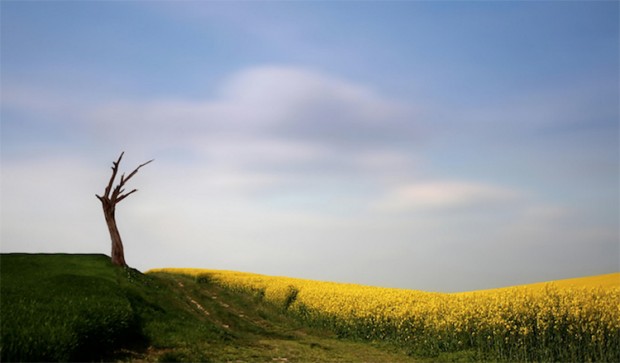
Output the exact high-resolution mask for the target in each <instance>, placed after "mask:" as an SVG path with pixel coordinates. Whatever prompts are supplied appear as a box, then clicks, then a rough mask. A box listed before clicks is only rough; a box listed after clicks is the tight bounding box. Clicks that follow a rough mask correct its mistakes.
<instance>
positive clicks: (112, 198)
mask: <svg viewBox="0 0 620 363" xmlns="http://www.w3.org/2000/svg"><path fill="white" fill-rule="evenodd" d="M124 154H125V152H124V151H123V152H121V155H120V156H119V157H118V160H116V161H113V162H112V176H111V177H110V181H109V182H108V185H107V186H106V188H105V191H104V193H103V196H100V195H97V194H95V195H96V197H97V198H98V199H99V200H101V201H102V202H103V201H104V200H105V201H108V202H109V203H112V204H113V205H114V204H116V203H119V202H120V201H121V200H123V199H125V198H127V197H128V196H129V195H130V194H132V193H135V192H137V191H138V190H137V189H134V190H132V191H130V192H129V193H127V194H122V193H123V192H124V189H123V186H124V185H125V183H127V182H128V181H129V179H131V178H132V177H133V176H134V175H136V173H138V170H140V168H142V167H143V166H145V165H147V164H149V163H151V162H153V160H155V159H151V160H149V161H147V162H146V163H143V164H140V165H138V167H137V168H136V169H135V170H134V171H132V172H131V173H130V174H129V176H127V178H125V174H123V175H121V180H120V182H119V184H118V185H117V186H116V187H115V188H114V190H113V191H112V194H111V195H110V191H111V190H112V186H113V185H114V180H115V179H116V175H117V174H118V166H119V164H120V163H121V160H122V159H123V155H124Z"/></svg>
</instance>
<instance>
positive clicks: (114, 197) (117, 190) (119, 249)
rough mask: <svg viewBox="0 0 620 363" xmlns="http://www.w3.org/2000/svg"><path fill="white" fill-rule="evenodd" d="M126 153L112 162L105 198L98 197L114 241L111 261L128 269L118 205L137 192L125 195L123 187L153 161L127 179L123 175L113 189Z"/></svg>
mask: <svg viewBox="0 0 620 363" xmlns="http://www.w3.org/2000/svg"><path fill="white" fill-rule="evenodd" d="M123 154H124V152H122V153H121V156H119V158H118V160H117V161H116V162H112V177H111V178H110V181H109V182H108V185H107V186H106V188H105V191H104V193H103V196H100V195H96V194H95V196H96V197H97V199H99V200H100V201H101V206H102V207H103V214H104V217H105V222H106V224H107V226H108V231H109V232H110V239H111V240H112V252H111V256H110V257H111V259H112V263H113V264H114V265H117V266H121V267H126V266H127V263H126V262H125V251H124V248H123V241H122V239H121V234H120V233H119V232H118V226H117V225H116V217H115V213H116V204H118V203H120V202H121V201H122V200H123V199H125V198H127V197H128V196H129V195H130V194H132V193H135V192H137V191H138V190H137V189H134V190H132V191H130V192H129V193H126V194H123V192H124V189H123V186H124V185H125V183H127V181H128V180H129V179H131V177H133V176H134V175H135V174H136V173H137V172H138V170H139V169H140V168H141V167H143V166H144V165H146V164H148V163H150V162H151V161H153V160H149V161H147V162H146V163H144V164H141V165H140V166H138V167H137V168H136V169H135V170H134V171H133V172H131V173H130V174H129V176H128V177H127V178H125V174H123V175H121V180H120V182H119V184H118V185H117V186H116V187H114V189H112V185H113V184H114V179H116V174H117V173H118V165H119V164H120V162H121V159H122V158H123Z"/></svg>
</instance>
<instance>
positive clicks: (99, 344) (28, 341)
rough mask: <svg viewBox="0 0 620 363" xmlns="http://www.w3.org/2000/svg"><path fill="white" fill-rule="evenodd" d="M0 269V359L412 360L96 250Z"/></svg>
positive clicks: (255, 299) (1, 262) (17, 257)
mask: <svg viewBox="0 0 620 363" xmlns="http://www.w3.org/2000/svg"><path fill="white" fill-rule="evenodd" d="M0 272H1V280H0V294H1V300H0V304H1V305H0V318H1V319H0V333H1V339H2V340H1V342H0V349H1V360H2V361H93V360H106V361H109V360H117V361H118V360H123V361H149V362H153V361H165V362H173V361H191V362H196V361H202V362H227V361H245V362H278V361H280V362H285V361H288V362H309V361H313V362H317V361H318V362H355V361H358V362H359V361H372V362H379V361H383V362H408V361H413V358H411V357H409V356H407V355H406V354H404V353H403V351H401V350H398V348H395V347H393V346H390V345H387V344H384V343H382V342H374V343H367V342H366V343H364V342H355V341H350V340H342V339H337V338H336V336H335V335H334V334H333V333H331V332H329V331H327V330H322V329H316V328H309V327H306V326H304V325H302V323H300V322H299V321H298V320H296V319H294V318H292V317H290V316H288V315H286V314H285V313H284V311H283V309H282V308H281V307H276V306H273V305H271V304H268V303H266V302H264V301H263V300H262V299H261V298H260V296H252V295H248V294H243V293H239V292H233V291H229V290H226V289H224V288H222V287H219V286H217V285H215V284H212V283H210V282H209V281H208V280H204V279H199V280H196V279H194V278H191V277H187V276H181V275H172V274H164V273H154V274H148V275H144V274H141V273H140V272H138V271H136V270H132V269H123V268H118V267H115V266H113V265H112V264H111V263H110V259H109V257H107V256H104V255H67V254H2V255H0Z"/></svg>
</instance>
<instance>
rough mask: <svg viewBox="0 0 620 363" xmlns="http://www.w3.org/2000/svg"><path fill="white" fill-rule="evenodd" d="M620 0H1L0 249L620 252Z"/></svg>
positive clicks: (337, 276)
mask: <svg viewBox="0 0 620 363" xmlns="http://www.w3.org/2000/svg"><path fill="white" fill-rule="evenodd" d="M619 14H620V9H619V3H618V2H616V1H596V2H586V1H570V2H563V1H557V2H556V1H544V2H543V1H528V2H517V1H509V2H486V1H462V2H457V1H442V2H426V1H399V2H374V1H364V2H357V1H350V2H335V1H334V2H332V1H312V2H310V1H300V2H280V1H265V2H263V1H256V2H245V1H231V2H219V1H183V2H172V1H89V2H76V1H53V2H44V1H28V2H21V1H10V0H9V1H2V2H0V17H1V19H0V20H1V22H0V24H1V29H0V30H1V33H0V34H1V35H0V36H1V38H0V40H1V42H0V44H1V45H0V91H1V115H0V117H1V118H0V120H1V128H0V135H1V180H0V182H1V184H0V187H1V215H0V218H1V240H0V242H1V244H0V251H2V252H3V253H9V252H46V253H47V252H50V253H51V252H66V253H105V254H108V255H109V254H110V239H109V235H108V232H107V228H106V225H105V221H104V219H103V213H102V209H101V205H100V202H99V201H98V200H97V199H96V197H95V194H101V193H103V190H104V188H105V186H106V184H107V182H108V180H109V178H110V174H111V170H110V167H111V165H112V161H114V160H116V159H117V157H118V155H119V154H120V153H121V151H124V152H125V156H124V157H123V160H122V163H121V165H120V169H121V171H125V172H131V170H133V169H134V168H135V167H136V166H138V165H139V164H141V163H143V162H145V161H147V160H150V159H155V161H154V162H153V163H151V164H149V165H147V166H145V167H144V168H142V169H140V171H139V173H138V174H137V175H136V176H135V177H134V178H132V180H131V181H130V182H129V185H128V186H127V187H128V188H137V189H138V190H139V192H137V193H134V194H132V195H131V196H130V197H128V198H127V199H125V200H123V201H122V202H121V203H120V204H119V205H118V206H117V210H116V218H117V222H118V225H119V229H120V233H121V236H122V237H123V242H124V245H125V257H126V260H127V262H128V264H129V265H131V266H132V267H135V268H138V269H139V270H141V271H146V270H148V269H150V268H158V267H199V268H211V269H226V270H237V271H247V272H255V273H262V274H269V275H279V276H290V277H300V278H310V279H317V280H328V281H338V282H352V283H360V284H366V285H376V286H385V287H397V288H407V289H419V290H427V291H443V292H452V291H468V290H475V289H485V288H494V287H500V286H509V285H515V284H524V283H531V282H539V281H548V280H554V279H561V278H571V277H578V276H586V275H596V274H603V273H609V272H615V271H619V270H620V242H619V240H620V236H619V233H620V227H619V223H620V222H619V219H620V212H619V205H620V195H619V185H620V184H619V183H620V180H619V165H620V164H619V161H620V160H619V159H620V156H619V150H620V148H619V138H620V134H619V116H620V106H619V99H620V94H619V84H620V75H619V69H620V64H619V58H620V50H619V44H620V39H619V37H620V36H619V34H620V29H619Z"/></svg>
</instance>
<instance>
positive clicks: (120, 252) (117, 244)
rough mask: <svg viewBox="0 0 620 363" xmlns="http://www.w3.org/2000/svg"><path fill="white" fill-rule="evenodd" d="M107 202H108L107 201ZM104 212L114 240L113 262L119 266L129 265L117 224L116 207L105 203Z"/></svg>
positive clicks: (111, 237)
mask: <svg viewBox="0 0 620 363" xmlns="http://www.w3.org/2000/svg"><path fill="white" fill-rule="evenodd" d="M105 204H107V203H105ZM103 214H104V216H105V222H106V224H107V225H108V231H109V232H110V239H111V240H112V253H111V255H110V256H111V258H112V263H113V264H115V265H117V266H123V267H124V266H127V263H126V262H125V250H124V249H123V241H122V239H121V234H120V233H119V232H118V227H117V226H116V218H115V216H114V214H115V208H114V206H113V205H103Z"/></svg>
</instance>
